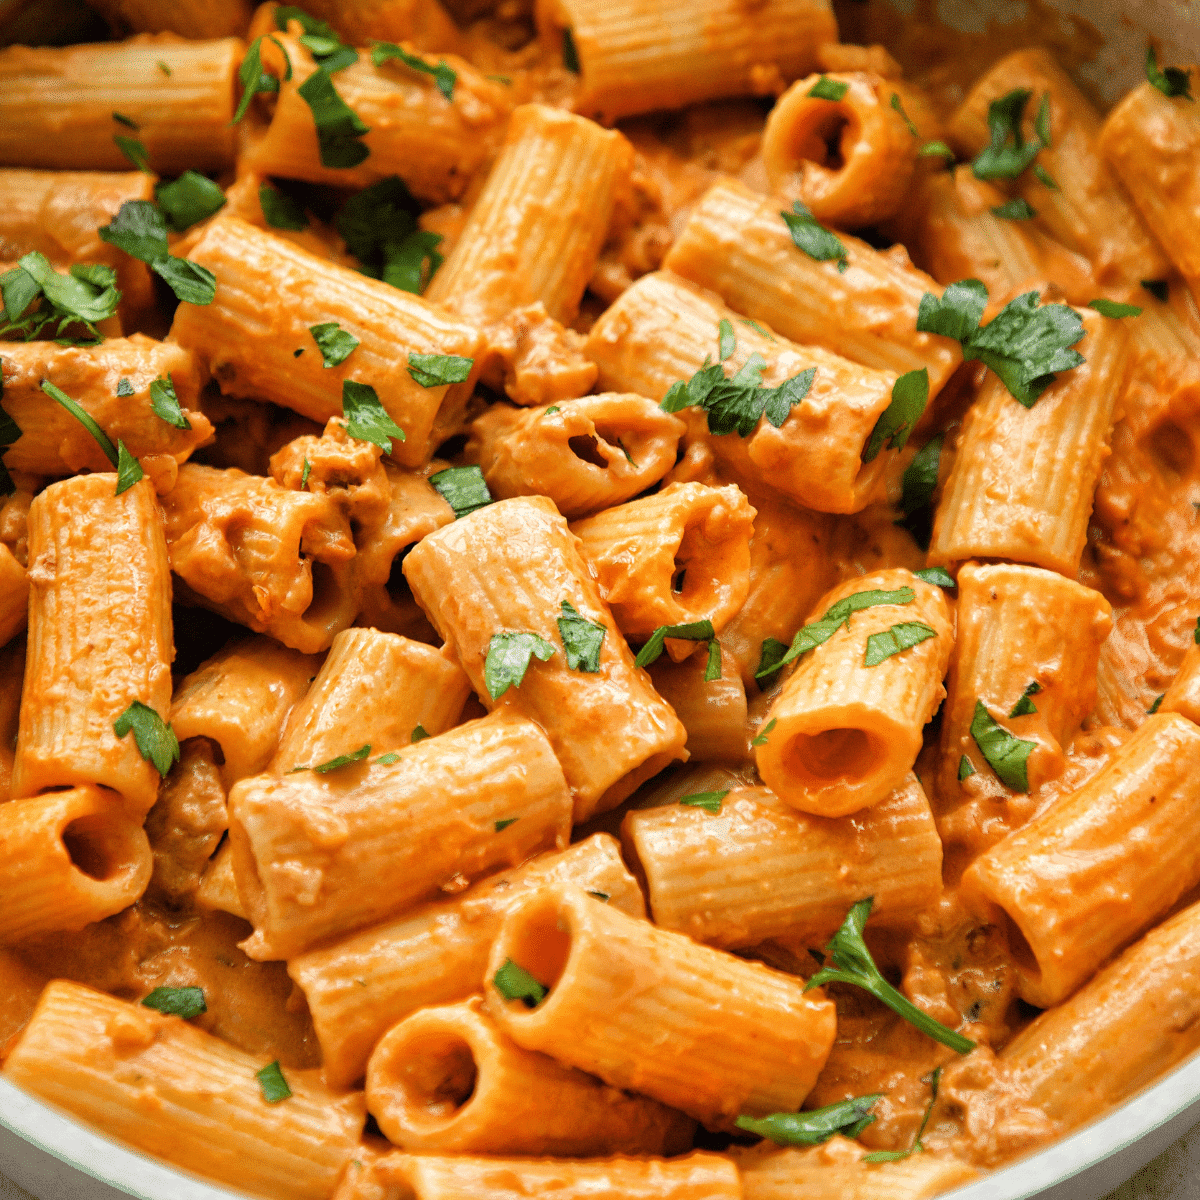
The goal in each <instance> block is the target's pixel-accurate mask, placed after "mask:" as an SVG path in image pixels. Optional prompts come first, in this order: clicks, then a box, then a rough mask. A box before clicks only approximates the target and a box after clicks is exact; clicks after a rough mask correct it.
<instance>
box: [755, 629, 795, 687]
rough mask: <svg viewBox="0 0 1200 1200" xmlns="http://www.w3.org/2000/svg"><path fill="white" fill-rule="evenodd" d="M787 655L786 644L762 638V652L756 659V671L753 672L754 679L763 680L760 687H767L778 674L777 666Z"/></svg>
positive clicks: (774, 639) (775, 639)
mask: <svg viewBox="0 0 1200 1200" xmlns="http://www.w3.org/2000/svg"><path fill="white" fill-rule="evenodd" d="M786 653H787V643H786V642H781V641H779V639H778V638H770V637H769V638H764V639H763V644H762V650H761V652H760V654H759V658H758V670H756V671H755V672H754V678H755V679H761V680H763V681H764V682H763V684H761V685H760V686H762V687H769V686H770V684H771V683H773V682H774V680H775V676H776V675H778V674H779V664H780V663H781V662H782V661H783V656H784V655H785V654H786Z"/></svg>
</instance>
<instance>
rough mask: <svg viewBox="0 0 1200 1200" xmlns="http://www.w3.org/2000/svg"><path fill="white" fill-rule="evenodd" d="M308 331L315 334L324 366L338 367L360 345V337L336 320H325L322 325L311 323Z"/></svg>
mask: <svg viewBox="0 0 1200 1200" xmlns="http://www.w3.org/2000/svg"><path fill="white" fill-rule="evenodd" d="M308 332H309V333H311V334H312V335H313V341H314V342H316V343H317V349H318V350H320V351H321V363H322V365H323V366H324V367H327V368H328V367H338V366H341V364H342V363H344V362H345V361H346V359H348V358H349V357H350V355H351V354H352V353H353V352H354V350H356V349H357V347H358V344H359V342H358V338H356V337H355V336H354V334H352V333H349V332H348V331H347V330H345V329H343V328H342V327H341V326H340V325H339V324H338V323H337V322H336V321H323V322H322V323H321V324H320V325H310V326H309V327H308Z"/></svg>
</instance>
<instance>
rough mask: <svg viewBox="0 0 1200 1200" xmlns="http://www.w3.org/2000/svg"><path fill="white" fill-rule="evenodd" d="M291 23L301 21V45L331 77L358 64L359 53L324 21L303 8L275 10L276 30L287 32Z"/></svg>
mask: <svg viewBox="0 0 1200 1200" xmlns="http://www.w3.org/2000/svg"><path fill="white" fill-rule="evenodd" d="M289 21H299V23H300V25H301V27H302V28H303V30H304V32H303V33H302V34H301V35H300V38H299V41H300V45H302V46H303V47H304V48H305V49H306V50H307V51H308V52H309V54H311V55H312V56H313V59H314V61H315V62H316V63H317V65H318V66H321V67H324V69H325V70H326V71H328V72H329V73H330V74H331V75H332V74H333V73H334V72H335V71H341V70H344V69H345V68H346V67H348V66H350V65H351V63H356V62H358V52H357V51H356V50H353V49H351V47H349V46H347V45H345V44H344V43H343V42H342V40H341V39H340V38H339V37H338V35H337V34H336V33H334V31H333V30H332V29H331V28H330V27H329V25H327V24H326V23H325V22H324V21H319V20H318V19H317V18H316V17H310V16H309V15H308V13H306V12H305V11H304V10H303V9H302V8H296V7H295V6H294V5H290V4H281V5H280V6H279V7H278V8H277V9H276V10H275V28H276V29H278V30H280V31H281V32H286V30H287V27H288V22H289ZM272 40H274V39H272Z"/></svg>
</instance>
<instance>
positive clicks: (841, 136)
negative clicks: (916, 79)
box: [762, 71, 919, 229]
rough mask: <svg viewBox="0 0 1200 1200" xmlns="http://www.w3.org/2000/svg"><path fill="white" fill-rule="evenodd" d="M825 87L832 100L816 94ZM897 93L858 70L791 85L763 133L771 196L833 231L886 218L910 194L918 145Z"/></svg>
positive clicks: (881, 80) (887, 83) (886, 83)
mask: <svg viewBox="0 0 1200 1200" xmlns="http://www.w3.org/2000/svg"><path fill="white" fill-rule="evenodd" d="M822 81H824V83H823V82H822ZM831 83H832V84H833V88H832V91H834V92H838V91H840V92H841V95H840V97H839V98H838V99H833V98H832V97H831V96H830V97H829V98H826V97H822V96H821V95H820V92H821V89H822V88H824V89H825V90H826V91H830V90H831V89H830V87H829V85H830V84H831ZM814 88H815V89H816V94H814ZM897 95H898V93H897V92H896V89H895V87H894V86H893V85H892V82H891V80H888V79H884V78H882V77H881V76H879V75H872V74H867V73H866V72H858V71H855V72H848V73H845V74H841V75H821V74H816V75H810V76H809V77H808V78H807V79H801V80H798V81H797V82H796V83H793V84H792V86H791V87H790V88H788V90H787V91H786V92H784V93H783V95H782V96H780V97H779V99H778V100H777V101H776V102H775V107H774V108H773V109H771V112H770V115H769V116H768V117H767V124H766V127H765V128H764V129H763V141H762V157H763V166H764V167H765V168H766V172H767V181H768V182H769V183H770V185H771V191H772V193H773V194H774V195H775V196H777V197H780V198H782V199H783V200H784V201H785V203H787V204H791V203H792V202H793V201H795V200H799V201H800V202H801V203H803V204H804V205H805V206H806V207H807V208H808V209H809V211H810V212H811V213H812V214H813V216H814V217H816V218H817V220H818V221H821V222H822V223H824V224H829V225H835V226H837V227H838V228H839V229H855V228H858V227H860V226H863V225H871V224H874V223H875V222H876V221H881V220H885V219H886V218H887V217H890V216H891V215H892V214H893V213H894V212H895V211H896V210H897V209H898V208H899V207H900V205H901V203H902V201H903V200H904V197H905V194H906V193H907V191H908V187H909V184H910V183H911V181H912V177H913V172H914V170H915V169H916V165H917V147H918V145H919V143H918V140H917V138H916V137H915V136H914V135H913V133H912V132H911V131H910V130H909V127H908V122H907V121H906V120H905V118H904V116H903V115H902V114H901V109H902V108H903V102H902V101H901V102H899V103H900V108H899V109H898V108H896V107H894V106H893V104H892V97H893V96H897Z"/></svg>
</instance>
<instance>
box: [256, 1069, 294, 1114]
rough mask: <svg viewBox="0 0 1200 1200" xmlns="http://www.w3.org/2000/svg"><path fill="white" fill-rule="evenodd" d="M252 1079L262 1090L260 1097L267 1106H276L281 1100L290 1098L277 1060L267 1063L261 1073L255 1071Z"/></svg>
mask: <svg viewBox="0 0 1200 1200" xmlns="http://www.w3.org/2000/svg"><path fill="white" fill-rule="evenodd" d="M254 1078H255V1079H257V1080H258V1086H259V1087H260V1088H262V1097H263V1099H264V1100H265V1101H266V1102H267V1103H268V1104H278V1103H279V1102H280V1101H281V1100H287V1099H289V1098H290V1097H291V1094H292V1089H291V1088H290V1087H288V1085H287V1080H286V1079H284V1077H283V1072H282V1071H281V1070H280V1069H279V1060H278V1059H276V1060H275V1061H274V1062H273V1063H268V1064H267V1065H266V1066H265V1067H263V1069H262V1070H261V1071H255V1073H254Z"/></svg>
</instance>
